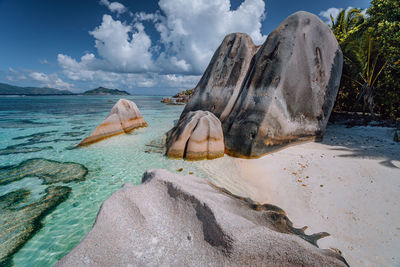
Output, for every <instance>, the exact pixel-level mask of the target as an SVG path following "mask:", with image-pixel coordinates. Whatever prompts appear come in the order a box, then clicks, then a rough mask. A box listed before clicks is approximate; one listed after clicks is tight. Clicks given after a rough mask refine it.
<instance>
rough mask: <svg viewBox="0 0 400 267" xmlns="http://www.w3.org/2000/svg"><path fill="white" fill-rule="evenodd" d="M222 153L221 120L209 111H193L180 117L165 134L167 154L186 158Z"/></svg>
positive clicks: (210, 157) (210, 156) (213, 155)
mask: <svg viewBox="0 0 400 267" xmlns="http://www.w3.org/2000/svg"><path fill="white" fill-rule="evenodd" d="M223 155H224V135H223V132H222V126H221V122H220V121H219V119H218V118H217V117H215V115H214V114H212V113H211V112H209V111H201V110H198V111H193V112H189V113H187V114H186V116H185V117H183V118H181V119H180V120H179V122H178V125H177V126H175V127H174V128H173V129H172V130H171V131H170V132H169V133H168V136H167V156H168V157H171V158H186V159H188V160H200V159H214V158H218V157H222V156H223Z"/></svg>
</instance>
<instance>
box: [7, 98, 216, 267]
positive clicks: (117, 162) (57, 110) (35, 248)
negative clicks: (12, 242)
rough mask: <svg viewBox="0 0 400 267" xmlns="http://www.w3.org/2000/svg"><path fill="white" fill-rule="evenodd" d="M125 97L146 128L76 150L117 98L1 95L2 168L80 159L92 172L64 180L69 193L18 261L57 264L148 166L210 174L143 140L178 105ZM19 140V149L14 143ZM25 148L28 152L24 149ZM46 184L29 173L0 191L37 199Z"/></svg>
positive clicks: (168, 122)
mask: <svg viewBox="0 0 400 267" xmlns="http://www.w3.org/2000/svg"><path fill="white" fill-rule="evenodd" d="M124 98H127V99H130V100H132V101H134V102H135V103H136V104H137V106H138V107H139V109H140V111H141V113H142V115H143V117H144V119H145V120H146V121H147V123H148V124H149V127H147V128H142V129H138V130H135V131H133V132H132V133H130V134H126V135H119V136H115V137H113V138H109V139H106V140H103V141H101V142H99V143H96V144H93V145H91V146H88V147H84V148H74V146H75V145H76V144H77V143H79V141H80V140H81V139H83V138H84V137H85V136H87V135H89V134H90V133H91V131H92V130H93V129H94V128H95V127H96V126H97V125H98V124H99V123H101V122H102V121H103V120H104V118H105V117H106V116H107V114H108V112H109V110H110V109H111V108H112V106H113V105H114V104H115V103H116V101H117V100H118V99H119V97H118V96H54V97H52V96H50V97H0V129H1V131H0V166H8V165H14V164H18V163H21V162H22V161H24V160H27V159H32V158H44V159H50V160H55V161H58V162H75V163H79V164H82V165H84V166H85V167H86V168H87V169H88V170H89V172H88V174H87V176H86V180H85V181H82V182H71V183H68V184H63V185H67V186H69V187H71V188H72V192H71V194H70V196H69V198H68V199H67V200H66V201H65V202H63V203H61V204H60V205H59V206H57V208H56V209H55V210H54V211H52V212H51V213H50V214H48V215H47V216H46V217H45V218H44V219H43V220H42V223H43V227H42V228H41V229H40V231H38V232H37V233H36V234H35V235H34V236H33V237H32V238H31V239H30V240H29V241H28V242H27V243H25V245H24V246H23V247H22V248H21V249H20V250H19V251H18V252H17V253H16V254H15V255H14V257H13V264H14V265H15V266H51V265H53V264H54V263H56V262H57V260H59V259H60V258H61V257H62V256H64V255H65V254H67V253H68V252H69V251H70V250H71V249H72V248H73V247H74V246H75V245H77V244H78V243H79V241H80V240H81V239H82V238H83V237H84V236H85V234H86V233H87V232H88V231H89V230H90V229H91V227H92V225H93V223H94V220H95V218H96V214H97V212H98V209H99V207H100V205H101V203H102V202H103V201H104V200H105V199H106V198H107V197H108V196H110V194H112V193H113V192H114V191H116V190H118V189H119V188H120V187H121V186H122V185H123V184H124V183H126V182H130V183H133V184H139V183H140V181H141V176H142V174H143V173H144V172H145V170H147V169H153V168H165V169H168V170H171V171H173V172H177V169H179V168H183V171H182V172H180V173H183V174H187V173H189V172H194V173H195V174H196V175H197V176H200V177H206V176H207V175H208V174H207V173H206V171H205V170H203V169H201V168H200V165H199V164H196V163H193V162H186V161H183V160H171V159H167V158H166V157H165V156H164V155H163V154H162V153H160V152H158V151H157V147H152V146H148V144H159V143H160V142H161V140H162V138H163V137H164V134H165V133H166V132H167V131H168V130H169V129H171V128H172V127H173V125H174V121H176V120H177V119H178V118H179V116H180V113H181V111H182V109H183V106H170V105H165V104H162V103H160V99H161V97H159V96H127V97H124ZM33 134H36V135H33ZM18 144H23V146H22V148H21V146H16V147H15V145H18ZM13 146H14V147H13ZM7 147H8V150H7V149H6V148H7ZM15 148H17V149H15ZM27 148H35V149H31V150H27ZM41 148H44V150H40V149H41ZM26 151H32V152H29V153H22V152H26ZM55 185H58V184H55ZM60 185H62V184H60ZM46 187H47V186H46V185H44V184H43V182H42V180H39V179H38V178H35V177H27V178H24V179H23V180H20V181H16V182H13V183H10V184H7V185H3V186H0V196H2V195H5V194H6V193H9V192H12V191H15V190H16V189H20V188H28V189H29V190H31V191H32V192H31V196H30V198H32V199H38V198H39V197H40V196H43V194H44V190H45V189H46Z"/></svg>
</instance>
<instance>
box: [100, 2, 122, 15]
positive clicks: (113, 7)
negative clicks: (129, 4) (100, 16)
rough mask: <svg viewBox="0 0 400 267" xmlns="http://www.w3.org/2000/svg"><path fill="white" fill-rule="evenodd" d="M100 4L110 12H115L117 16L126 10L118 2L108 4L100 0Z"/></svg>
mask: <svg viewBox="0 0 400 267" xmlns="http://www.w3.org/2000/svg"><path fill="white" fill-rule="evenodd" d="M100 4H101V5H104V6H106V7H108V9H109V10H110V11H111V12H116V13H117V15H121V14H122V13H125V12H126V11H127V10H128V9H127V8H126V7H125V6H124V5H123V4H121V3H119V2H110V1H108V0H100Z"/></svg>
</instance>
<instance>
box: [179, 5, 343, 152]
mask: <svg viewBox="0 0 400 267" xmlns="http://www.w3.org/2000/svg"><path fill="white" fill-rule="evenodd" d="M239 39H241V40H248V41H241V42H239V41H237V40H239ZM249 39H250V37H248V36H246V35H244V34H237V33H235V34H231V35H228V36H227V37H226V38H225V40H224V41H223V43H222V44H221V46H220V47H219V48H218V50H217V51H216V53H215V54H214V57H213V58H212V61H211V63H210V65H209V66H208V68H207V70H206V72H205V73H204V75H203V77H202V78H201V80H200V82H199V84H198V85H197V87H196V88H195V93H194V95H193V96H192V97H191V98H190V100H189V103H188V104H187V105H186V107H185V109H184V111H183V113H182V115H181V118H182V117H184V116H185V115H186V113H188V112H190V111H194V110H198V109H200V110H209V111H211V112H213V113H214V114H215V115H216V116H217V117H218V118H220V120H221V122H222V126H223V131H224V137H225V151H226V152H227V153H229V154H231V155H233V156H240V157H249V158H254V157H260V156H262V155H264V154H266V153H268V152H271V151H273V150H275V149H277V148H280V147H282V146H283V145H286V144H288V143H290V142H295V141H302V140H310V139H314V138H316V137H322V135H323V133H324V131H325V128H326V124H327V122H328V119H329V116H330V113H331V111H332V108H333V104H334V101H335V98H336V95H337V91H338V87H339V83H340V77H341V73H342V64H343V56H342V52H341V50H340V47H339V44H338V42H337V41H336V38H335V36H334V35H333V33H332V31H331V30H330V29H329V27H328V26H327V25H326V24H325V23H324V22H322V21H321V20H320V19H319V18H318V17H317V16H315V15H313V14H310V13H307V12H297V13H295V14H293V15H291V16H289V17H288V18H287V19H286V20H284V21H283V22H282V23H281V24H280V25H279V26H278V28H276V29H275V30H274V31H273V32H272V33H271V34H270V35H269V36H268V38H267V40H266V41H265V43H264V44H263V45H262V46H261V47H259V48H257V47H255V46H254V45H253V44H252V42H251V40H249ZM229 40H234V41H233V42H230V41H229ZM235 43H236V46H235ZM229 44H231V45H229ZM235 47H236V49H233V48H235ZM238 51H242V52H240V53H239V52H238ZM253 55H254V56H253ZM250 59H251V60H250ZM233 62H236V63H233ZM240 63H241V64H240ZM238 66H240V67H238ZM230 76H232V79H231V78H228V77H230ZM235 78H236V80H235Z"/></svg>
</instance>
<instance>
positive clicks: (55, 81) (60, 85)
mask: <svg viewBox="0 0 400 267" xmlns="http://www.w3.org/2000/svg"><path fill="white" fill-rule="evenodd" d="M29 77H31V78H32V79H33V80H35V81H38V82H39V83H40V84H41V86H46V87H53V88H57V89H70V88H72V87H73V86H72V85H71V84H69V83H67V82H64V81H63V80H62V79H61V78H59V77H58V75H57V74H56V73H53V74H50V75H47V74H45V73H43V72H37V71H33V72H31V73H29Z"/></svg>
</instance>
